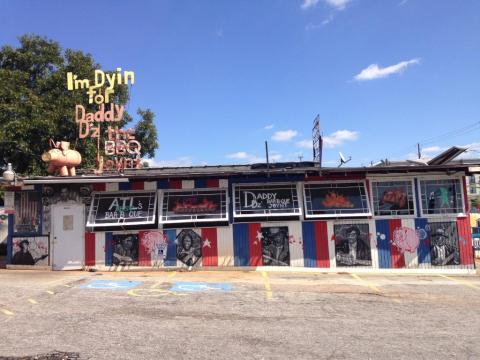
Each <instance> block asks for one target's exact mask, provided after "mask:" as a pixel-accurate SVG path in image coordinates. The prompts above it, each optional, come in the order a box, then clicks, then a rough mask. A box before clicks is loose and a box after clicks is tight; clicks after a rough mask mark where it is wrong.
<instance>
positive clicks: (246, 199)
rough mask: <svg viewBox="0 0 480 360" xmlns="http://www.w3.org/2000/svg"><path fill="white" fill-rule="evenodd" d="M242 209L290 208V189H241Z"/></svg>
mask: <svg viewBox="0 0 480 360" xmlns="http://www.w3.org/2000/svg"><path fill="white" fill-rule="evenodd" d="M240 201H241V206H242V209H254V210H255V209H290V208H292V207H293V199H292V192H291V191H290V190H282V189H276V190H273V191H268V190H253V189H252V190H241V191H240Z"/></svg>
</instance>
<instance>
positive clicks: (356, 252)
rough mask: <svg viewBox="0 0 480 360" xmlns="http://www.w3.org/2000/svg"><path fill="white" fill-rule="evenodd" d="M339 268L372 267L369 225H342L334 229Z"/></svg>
mask: <svg viewBox="0 0 480 360" xmlns="http://www.w3.org/2000/svg"><path fill="white" fill-rule="evenodd" d="M333 231H334V233H335V257H336V259H337V266H372V254H371V248H370V235H369V233H370V232H369V226H368V224H341V225H335V226H334V228H333Z"/></svg>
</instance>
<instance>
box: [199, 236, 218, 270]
mask: <svg viewBox="0 0 480 360" xmlns="http://www.w3.org/2000/svg"><path fill="white" fill-rule="evenodd" d="M201 236H202V266H218V248H217V229H216V228H203V229H201Z"/></svg>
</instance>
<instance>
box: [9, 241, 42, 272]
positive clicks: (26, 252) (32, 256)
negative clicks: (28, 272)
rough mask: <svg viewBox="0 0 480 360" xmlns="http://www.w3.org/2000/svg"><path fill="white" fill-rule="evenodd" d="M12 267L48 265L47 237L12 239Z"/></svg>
mask: <svg viewBox="0 0 480 360" xmlns="http://www.w3.org/2000/svg"><path fill="white" fill-rule="evenodd" d="M12 243H13V256H12V262H11V263H12V265H31V266H33V265H36V266H46V265H48V258H49V246H48V236H36V237H16V236H15V237H13V239H12Z"/></svg>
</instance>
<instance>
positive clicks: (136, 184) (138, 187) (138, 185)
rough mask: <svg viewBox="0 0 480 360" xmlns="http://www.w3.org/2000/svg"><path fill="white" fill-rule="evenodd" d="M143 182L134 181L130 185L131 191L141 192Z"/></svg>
mask: <svg viewBox="0 0 480 360" xmlns="http://www.w3.org/2000/svg"><path fill="white" fill-rule="evenodd" d="M143 189H144V182H143V181H134V182H133V183H132V190H143Z"/></svg>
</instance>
